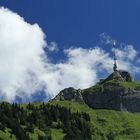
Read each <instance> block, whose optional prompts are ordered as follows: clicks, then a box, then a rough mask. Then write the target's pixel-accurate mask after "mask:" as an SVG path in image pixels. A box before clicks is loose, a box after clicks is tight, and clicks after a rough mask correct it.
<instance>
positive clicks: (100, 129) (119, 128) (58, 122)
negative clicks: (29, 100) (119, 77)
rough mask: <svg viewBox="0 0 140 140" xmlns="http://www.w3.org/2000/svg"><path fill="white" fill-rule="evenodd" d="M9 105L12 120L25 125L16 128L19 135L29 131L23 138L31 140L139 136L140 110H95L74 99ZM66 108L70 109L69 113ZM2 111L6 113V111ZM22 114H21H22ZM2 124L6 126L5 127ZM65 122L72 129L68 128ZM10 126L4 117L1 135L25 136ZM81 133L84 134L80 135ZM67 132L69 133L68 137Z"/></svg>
mask: <svg viewBox="0 0 140 140" xmlns="http://www.w3.org/2000/svg"><path fill="white" fill-rule="evenodd" d="M0 106H1V105H0ZM6 106H7V107H8V108H10V109H9V110H8V112H7V113H8V114H7V116H8V115H10V114H11V111H10V110H13V115H11V117H9V121H10V122H11V123H12V122H14V120H16V119H18V120H19V121H18V123H17V125H18V127H19V128H20V129H18V130H21V128H22V131H17V132H19V133H20V134H21V135H20V136H23V135H22V133H24V134H26V135H27V137H25V138H24V137H23V139H24V140H26V139H28V138H29V139H32V140H46V139H49V140H50V139H53V140H63V139H65V140H67V139H72V140H82V139H83V140H86V139H87V140H90V139H92V140H133V139H135V140H139V139H140V133H139V132H140V114H134V113H128V112H119V111H112V110H101V109H100V110H98V109H96V110H94V109H92V108H89V107H88V106H87V105H85V104H83V103H78V102H74V101H73V102H72V101H57V102H51V103H45V104H44V103H33V104H28V105H27V104H22V105H20V106H19V105H11V104H7V103H6ZM12 106H13V107H12ZM12 108H14V109H12ZM15 108H18V109H17V110H16V116H14V114H15V112H14V110H15ZM43 108H44V109H43ZM22 109H24V111H23V112H24V113H23V114H24V115H23V114H22V113H21V110H22ZM43 110H44V111H47V113H46V114H44V113H43ZM66 112H67V113H68V112H69V113H70V112H71V113H70V114H69V115H66V114H67V113H66ZM2 114H3V115H4V114H5V115H6V112H3V113H2ZM20 115H22V117H21V116H20ZM75 115H76V116H75ZM31 116H32V117H31ZM49 116H50V117H51V118H49V120H50V121H49V120H48V121H46V122H44V120H45V118H47V117H49ZM61 117H62V118H65V119H64V120H65V121H66V120H68V121H66V122H69V123H64V122H65V121H64V120H63V119H62V118H61ZM0 122H1V121H0ZM74 122H75V123H74ZM23 123H24V125H23ZM70 123H74V124H72V126H75V127H72V126H71V125H70ZM29 124H31V125H29ZM2 125H3V126H4V127H5V129H4V130H3V129H2ZM69 125H70V127H69ZM65 126H67V128H68V127H69V128H72V129H67V130H65ZM9 127H10V126H9V124H7V123H6V121H5V123H4V121H2V122H1V127H0V128H1V130H0V139H4V140H7V138H8V140H10V139H11V140H14V139H16V138H18V139H20V140H22V139H21V138H19V135H18V134H17V133H15V131H13V125H11V128H9ZM79 127H80V128H79ZM82 128H83V129H82ZM86 128H88V132H90V133H88V135H86V136H85V135H83V134H86V132H85V130H86ZM79 134H80V135H81V136H82V137H80V135H79ZM66 135H67V137H65V136H66ZM84 136H85V137H84ZM90 136H91V137H90Z"/></svg>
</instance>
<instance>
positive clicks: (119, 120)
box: [51, 101, 140, 140]
mask: <svg viewBox="0 0 140 140" xmlns="http://www.w3.org/2000/svg"><path fill="white" fill-rule="evenodd" d="M51 104H54V105H56V104H58V105H60V106H64V107H67V108H71V110H72V111H73V112H76V111H78V112H86V113H88V114H89V115H90V118H91V128H92V133H93V138H94V139H99V140H100V139H109V138H110V137H113V136H115V140H132V139H135V140H140V114H132V113H128V112H119V111H113V110H103V109H96V110H93V109H91V108H89V107H88V106H87V105H84V104H80V103H77V102H70V101H59V102H53V103H51ZM110 139H111V138H110Z"/></svg>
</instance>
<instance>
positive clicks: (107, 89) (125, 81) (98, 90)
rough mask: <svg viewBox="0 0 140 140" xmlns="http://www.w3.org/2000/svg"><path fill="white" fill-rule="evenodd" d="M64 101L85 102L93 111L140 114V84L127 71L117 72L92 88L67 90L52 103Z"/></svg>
mask: <svg viewBox="0 0 140 140" xmlns="http://www.w3.org/2000/svg"><path fill="white" fill-rule="evenodd" d="M63 100H69V101H78V102H83V103H85V104H87V105H88V106H89V107H91V108H93V109H112V110H117V111H129V112H140V83H139V82H137V81H134V79H133V77H132V76H131V75H130V73H128V72H126V71H115V72H113V73H112V74H111V75H109V76H108V77H107V78H106V79H103V80H101V81H100V82H99V83H97V84H96V85H95V86H92V87H90V88H87V89H83V90H81V89H78V90H76V89H74V88H72V87H70V88H66V89H64V90H62V91H61V92H60V93H59V94H58V95H57V96H56V97H55V98H54V99H53V100H52V101H63Z"/></svg>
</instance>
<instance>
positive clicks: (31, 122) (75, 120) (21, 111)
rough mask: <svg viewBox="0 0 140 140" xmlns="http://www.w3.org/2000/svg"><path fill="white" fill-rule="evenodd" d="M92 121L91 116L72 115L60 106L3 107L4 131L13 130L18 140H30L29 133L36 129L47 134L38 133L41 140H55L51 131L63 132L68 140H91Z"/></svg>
mask: <svg viewBox="0 0 140 140" xmlns="http://www.w3.org/2000/svg"><path fill="white" fill-rule="evenodd" d="M89 121H90V117H89V115H88V114H87V113H78V112H76V113H72V112H71V111H70V109H68V108H66V107H61V106H58V105H50V104H44V103H42V104H41V105H40V106H35V105H33V104H30V103H29V104H28V105H27V106H26V108H23V107H20V105H19V104H9V103H1V104H0V130H2V131H4V130H5V127H6V128H10V129H11V130H12V134H14V135H15V136H16V138H17V140H30V139H31V138H30V135H29V133H34V131H35V129H36V128H38V129H39V130H40V131H42V132H44V134H46V135H41V134H38V140H46V139H47V140H51V139H52V138H51V133H50V134H48V132H49V131H50V128H56V129H63V132H64V133H65V134H66V135H65V137H64V139H65V140H70V139H73V140H90V139H91V130H90V126H89ZM10 137H12V135H11V136H10Z"/></svg>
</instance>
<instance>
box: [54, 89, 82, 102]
mask: <svg viewBox="0 0 140 140" xmlns="http://www.w3.org/2000/svg"><path fill="white" fill-rule="evenodd" d="M54 100H55V101H64V100H69V101H78V102H84V100H83V96H82V90H80V89H78V90H76V89H74V88H72V87H70V88H66V89H64V90H62V91H61V92H60V93H59V94H58V95H57V96H56V97H55V98H54V99H52V101H54Z"/></svg>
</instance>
